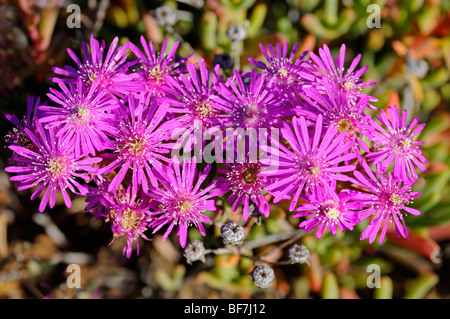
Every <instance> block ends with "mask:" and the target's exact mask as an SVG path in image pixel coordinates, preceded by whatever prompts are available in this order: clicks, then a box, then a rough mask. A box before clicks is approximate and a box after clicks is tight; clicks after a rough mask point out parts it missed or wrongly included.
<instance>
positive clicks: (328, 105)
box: [297, 79, 372, 158]
mask: <svg viewBox="0 0 450 319" xmlns="http://www.w3.org/2000/svg"><path fill="white" fill-rule="evenodd" d="M322 83H323V86H324V89H325V92H326V94H321V93H320V92H318V90H317V89H316V88H314V87H309V88H304V90H303V91H302V92H301V93H300V95H301V96H302V98H304V100H305V101H306V103H305V104H303V105H302V106H301V107H299V108H298V112H297V114H299V115H303V116H305V118H307V119H309V120H311V121H316V119H317V116H318V115H319V114H321V115H322V116H323V124H324V125H325V126H335V127H337V128H338V130H339V131H340V132H346V133H347V134H346V137H345V141H346V142H352V150H353V152H354V153H355V154H357V156H358V158H360V148H361V149H363V150H364V151H365V152H369V148H368V146H367V144H366V143H365V142H364V141H363V140H362V139H361V138H362V137H365V136H367V135H368V134H369V133H368V132H369V131H371V130H372V127H370V126H368V125H367V122H368V120H369V119H370V115H366V114H365V113H364V110H365V109H366V107H367V106H368V101H369V100H368V97H367V96H362V97H357V98H356V100H355V101H353V102H352V101H350V100H349V99H348V98H347V96H346V95H345V94H344V93H343V92H342V91H340V90H338V89H337V87H336V84H335V83H334V82H333V81H330V80H329V79H323V82H322Z"/></svg>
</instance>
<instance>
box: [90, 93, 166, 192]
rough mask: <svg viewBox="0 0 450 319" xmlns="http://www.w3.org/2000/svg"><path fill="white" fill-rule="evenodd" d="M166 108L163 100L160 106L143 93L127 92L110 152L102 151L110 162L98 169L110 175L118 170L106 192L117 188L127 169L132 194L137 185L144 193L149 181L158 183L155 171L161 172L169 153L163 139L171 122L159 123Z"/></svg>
mask: <svg viewBox="0 0 450 319" xmlns="http://www.w3.org/2000/svg"><path fill="white" fill-rule="evenodd" d="M167 107H168V106H167V104H165V103H163V104H161V105H159V104H158V103H157V102H156V100H151V101H150V99H149V98H147V99H145V97H144V95H143V94H141V95H140V97H139V99H138V100H137V99H136V98H135V97H134V96H132V95H131V94H130V95H129V96H128V103H127V105H122V106H121V107H120V108H119V109H117V111H118V116H119V118H120V122H119V123H118V124H117V126H116V132H115V133H114V134H113V138H114V141H112V149H113V153H103V154H102V156H103V157H104V158H108V159H109V160H110V161H111V163H110V164H108V165H107V166H104V167H102V168H101V169H100V170H99V171H98V173H99V174H109V173H111V172H112V171H114V170H116V169H119V171H118V172H117V174H116V175H115V176H114V178H113V179H112V180H111V183H110V184H109V187H108V191H110V192H111V191H113V190H114V189H117V187H119V185H120V184H121V183H122V182H123V181H124V178H125V175H126V174H127V172H129V171H130V170H131V181H129V182H131V184H132V191H133V194H137V190H138V187H139V185H142V188H143V190H144V192H147V191H148V180H150V183H151V184H152V185H153V186H154V187H157V186H158V181H157V179H156V177H155V171H158V172H159V173H160V174H162V175H164V167H163V164H162V163H164V162H165V163H167V162H169V161H170V159H168V158H167V157H166V156H165V154H167V153H169V148H170V146H171V145H170V144H164V143H163V141H164V140H166V139H167V138H168V137H170V136H169V133H168V129H170V128H171V127H172V126H171V122H170V121H166V122H164V123H163V124H161V121H162V120H163V119H164V117H165V115H166V112H167Z"/></svg>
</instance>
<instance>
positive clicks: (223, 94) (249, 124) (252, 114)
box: [213, 69, 292, 130]
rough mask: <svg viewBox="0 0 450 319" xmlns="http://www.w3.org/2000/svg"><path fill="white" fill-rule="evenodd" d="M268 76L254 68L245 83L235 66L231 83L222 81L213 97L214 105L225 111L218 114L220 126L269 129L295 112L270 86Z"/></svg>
mask: <svg viewBox="0 0 450 319" xmlns="http://www.w3.org/2000/svg"><path fill="white" fill-rule="evenodd" d="M266 76H267V75H265V74H261V75H258V74H257V73H256V71H255V70H254V69H253V71H252V72H251V73H250V79H249V84H248V85H245V84H244V81H243V76H242V75H241V74H240V73H239V72H238V71H237V70H234V77H232V78H229V80H228V85H225V84H224V83H220V84H219V86H218V88H217V92H218V95H216V96H214V97H213V107H214V108H215V109H218V110H220V111H222V112H221V113H220V114H219V115H218V116H217V117H218V119H219V121H220V124H218V125H217V126H216V127H217V128H220V129H223V128H232V129H239V128H241V129H244V130H245V129H249V128H253V129H259V128H267V129H270V128H272V127H273V126H278V127H279V126H281V123H282V121H281V119H282V118H287V117H289V116H290V115H292V111H291V109H289V108H286V107H285V105H284V103H285V101H284V99H283V98H282V97H281V96H280V95H279V94H277V93H276V92H275V91H274V90H270V89H269V87H268V86H267V83H266V81H265V79H266ZM231 79H232V80H231Z"/></svg>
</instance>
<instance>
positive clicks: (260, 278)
mask: <svg viewBox="0 0 450 319" xmlns="http://www.w3.org/2000/svg"><path fill="white" fill-rule="evenodd" d="M250 278H251V279H252V280H253V282H254V283H255V285H256V286H257V287H259V288H268V287H269V286H270V285H271V284H272V283H273V280H274V279H275V272H274V271H273V269H272V268H271V267H269V266H267V265H256V266H255V267H254V268H253V270H252V272H251V273H250Z"/></svg>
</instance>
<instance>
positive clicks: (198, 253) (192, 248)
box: [183, 240, 205, 264]
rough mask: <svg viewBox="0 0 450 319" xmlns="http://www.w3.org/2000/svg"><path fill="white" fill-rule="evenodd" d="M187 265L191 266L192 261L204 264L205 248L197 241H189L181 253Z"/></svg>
mask: <svg viewBox="0 0 450 319" xmlns="http://www.w3.org/2000/svg"><path fill="white" fill-rule="evenodd" d="M183 255H184V257H185V258H186V261H187V263H188V264H192V263H193V262H194V261H197V260H200V261H201V262H205V246H204V245H203V243H202V242H201V241H199V240H193V241H190V242H189V243H188V244H187V245H186V248H185V249H184V253H183Z"/></svg>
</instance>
